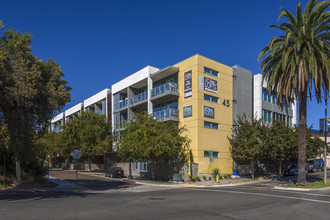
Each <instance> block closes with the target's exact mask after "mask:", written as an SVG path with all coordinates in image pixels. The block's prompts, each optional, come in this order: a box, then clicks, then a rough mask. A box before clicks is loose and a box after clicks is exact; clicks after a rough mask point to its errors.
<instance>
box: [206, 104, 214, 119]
mask: <svg viewBox="0 0 330 220" xmlns="http://www.w3.org/2000/svg"><path fill="white" fill-rule="evenodd" d="M204 117H207V118H214V108H212V107H209V106H206V105H204Z"/></svg>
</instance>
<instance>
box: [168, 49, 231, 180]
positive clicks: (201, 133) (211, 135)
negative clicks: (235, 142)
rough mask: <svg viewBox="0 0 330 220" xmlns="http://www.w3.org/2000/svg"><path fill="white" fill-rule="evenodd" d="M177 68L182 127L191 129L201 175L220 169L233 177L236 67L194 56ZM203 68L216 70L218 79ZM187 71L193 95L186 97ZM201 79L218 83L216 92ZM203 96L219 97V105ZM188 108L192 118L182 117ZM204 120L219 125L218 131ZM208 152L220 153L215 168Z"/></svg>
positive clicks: (195, 159) (196, 160)
mask: <svg viewBox="0 0 330 220" xmlns="http://www.w3.org/2000/svg"><path fill="white" fill-rule="evenodd" d="M174 66H175V67H179V73H178V82H179V94H180V97H179V100H178V106H179V114H180V115H179V121H180V124H179V126H183V125H185V126H186V128H187V129H188V133H187V136H188V137H189V139H190V140H191V143H190V148H191V151H192V156H193V162H194V163H198V171H199V174H204V173H205V174H209V173H212V169H214V168H219V170H220V173H222V174H231V173H232V172H233V169H232V168H233V167H232V166H233V160H232V158H231V154H230V144H229V141H228V138H227V137H228V136H231V134H232V124H233V109H232V106H233V103H232V102H233V68H232V67H229V66H226V65H223V64H221V63H219V62H216V61H214V60H211V59H208V58H206V57H203V56H201V55H195V56H192V57H190V58H188V59H186V60H184V61H182V62H180V63H178V64H176V65H174ZM204 67H207V68H209V69H212V70H215V71H217V72H218V77H216V76H212V75H210V74H206V73H205V72H204ZM188 71H192V77H191V83H192V94H191V97H188V98H185V96H184V93H185V91H184V89H185V79H184V77H185V73H186V72H188ZM201 76H203V77H204V79H205V77H206V78H208V79H211V80H213V82H214V80H215V81H216V82H217V93H215V92H210V91H206V90H205V89H203V86H202V85H201V81H202V79H201ZM204 94H206V95H210V96H213V97H217V98H218V103H214V102H211V101H206V100H204ZM227 100H228V101H227ZM186 106H192V115H191V116H189V117H184V115H183V112H184V111H183V108H184V107H186ZM204 106H207V107H206V108H208V107H211V109H212V108H213V110H214V111H213V113H214V118H212V117H205V115H204ZM205 121H206V122H210V123H214V124H215V125H216V124H218V129H214V128H207V127H205V126H204V123H205ZM209 150H212V151H213V152H215V153H218V157H214V161H213V163H212V165H211V163H210V161H209V157H207V156H205V155H204V151H209Z"/></svg>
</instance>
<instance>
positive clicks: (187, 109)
mask: <svg viewBox="0 0 330 220" xmlns="http://www.w3.org/2000/svg"><path fill="white" fill-rule="evenodd" d="M191 116H192V105H189V106H186V107H183V117H184V118H186V117H191Z"/></svg>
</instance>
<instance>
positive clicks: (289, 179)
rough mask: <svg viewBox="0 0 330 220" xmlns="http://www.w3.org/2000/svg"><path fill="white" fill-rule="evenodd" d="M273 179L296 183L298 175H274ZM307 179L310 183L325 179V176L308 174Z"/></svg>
mask: <svg viewBox="0 0 330 220" xmlns="http://www.w3.org/2000/svg"><path fill="white" fill-rule="evenodd" d="M271 179H272V180H273V181H279V182H285V183H288V184H296V183H297V176H273V177H271ZM306 181H307V182H309V183H313V182H320V181H323V178H322V177H320V176H317V175H310V174H307V175H306Z"/></svg>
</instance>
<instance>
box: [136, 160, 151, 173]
mask: <svg viewBox="0 0 330 220" xmlns="http://www.w3.org/2000/svg"><path fill="white" fill-rule="evenodd" d="M133 170H134V171H138V172H147V171H148V163H140V162H134V163H133Z"/></svg>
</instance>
